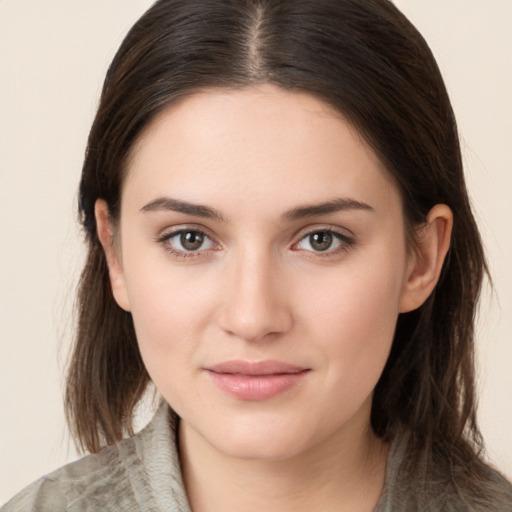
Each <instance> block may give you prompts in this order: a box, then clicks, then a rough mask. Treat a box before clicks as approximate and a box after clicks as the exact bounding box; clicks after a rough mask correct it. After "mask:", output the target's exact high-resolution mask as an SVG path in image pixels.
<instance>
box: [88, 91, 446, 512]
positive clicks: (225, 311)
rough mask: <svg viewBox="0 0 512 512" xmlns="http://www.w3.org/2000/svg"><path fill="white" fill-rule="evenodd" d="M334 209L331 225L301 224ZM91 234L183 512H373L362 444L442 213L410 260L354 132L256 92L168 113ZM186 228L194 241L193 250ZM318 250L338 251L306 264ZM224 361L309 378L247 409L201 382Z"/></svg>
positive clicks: (381, 472)
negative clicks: (115, 210)
mask: <svg viewBox="0 0 512 512" xmlns="http://www.w3.org/2000/svg"><path fill="white" fill-rule="evenodd" d="M162 198H167V199H166V200H165V201H162ZM169 198H172V199H173V200H179V201H184V202H187V204H192V205H202V206H206V207H208V208H209V209H214V210H215V216H213V217H204V216H203V215H202V214H204V213H205V211H204V209H203V210H199V211H198V210H197V208H196V209H195V210H190V208H189V209H188V210H189V211H188V212H183V211H180V212H178V211H174V210H173V209H169V207H170V206H172V207H173V208H174V207H175V206H176V203H175V202H174V203H171V202H170V201H169V200H168V199H169ZM340 198H341V199H343V200H345V203H344V207H343V208H341V209H338V210H336V211H329V212H325V211H324V212H323V213H322V212H318V211H317V212H316V213H315V212H312V211H309V213H310V214H311V215H308V216H304V215H302V216H300V215H299V214H298V213H297V209H299V208H303V207H304V206H305V205H307V206H310V205H318V204H325V203H327V204H331V205H332V204H333V201H334V200H338V199H340ZM347 200H348V202H347ZM354 205H357V206H358V207H354ZM361 205H364V207H361ZM181 206H182V205H181ZM181 209H183V208H181ZM331 210H332V208H331ZM291 212H295V215H293V214H292V213H291ZM302 213H303V214H304V211H302ZM96 217H97V221H98V234H99V237H100V240H101V242H102V244H103V246H104V248H105V251H106V254H107V259H108V263H109V269H110V277H111V282H112V288H113V292H114V296H115V298H116V300H117V302H118V304H119V305H120V306H121V307H122V308H124V309H125V310H127V311H131V313H132V315H133V320H134V325H135V329H136V333H137V338H138V341H139V346H140V350H141V354H142V357H143V360H144V363H145V365H146V367H147V370H148V372H149V375H150V376H151V378H152V380H153V382H154V383H155V385H156V386H157V388H158V389H159V390H160V392H161V393H162V395H163V396H164V397H165V399H166V400H167V401H168V402H169V403H170V404H171V406H172V407H173V408H174V410H175V411H176V412H177V413H178V414H179V416H180V417H181V423H180V430H179V442H180V455H181V460H182V470H183V476H184V481H185V485H186V488H187V493H188V496H189V499H190V503H191V506H192V508H193V510H194V512H202V511H220V510H245V511H251V510H258V511H261V510H266V511H273V510H276V511H277V510H279V511H287V510H294V511H300V510H322V511H329V510H340V506H343V509H345V510H351V511H371V510H372V509H373V508H374V506H375V504H376V502H377V501H378V498H379V495H380V493H381V491H382V487H383V484H384V477H385V464H386V457H387V452H388V447H387V446H386V445H385V444H383V443H382V442H381V441H380V440H379V439H377V438H376V437H375V436H374V434H373V432H372V430H371V427H370V410H371V400H372V391H373V389H374V387H375V385H376V383H377V381H378V379H379V376H380V374H381V372H382V370H383V368H384V365H385V363H386V360H387V357H388V354H389V350H390V348H391V343H392V339H393V333H394V328H395V324H396V320H397V316H398V314H399V313H400V312H405V311H410V310H412V309H415V308H417V307H419V306H420V305H421V304H422V303H423V301H424V300H425V299H426V298H427V297H428V295H429V294H430V293H431V291H432V289H433V288H434V286H435V284H436V282H437V279H438V277H439V273H440V269H441V265H442V261H443V259H444V256H445V254H446V251H447V249H448V246H449V237H450V230H451V225H452V217H451V212H450V210H449V208H448V207H446V206H444V205H437V206H435V207H434V208H433V209H432V211H431V212H430V214H429V216H428V219H427V224H426V226H424V227H422V229H421V230H418V236H417V238H418V240H417V248H416V249H415V250H411V249H410V248H409V247H408V244H407V243H406V239H405V235H404V233H405V221H404V218H403V213H402V205H401V199H400V194H399V192H398V190H397V187H396V186H395V184H394V182H393V180H392V179H391V178H390V177H389V174H388V173H387V172H386V170H385V169H384V168H383V165H382V164H381V162H380V161H379V160H378V158H377V157H376V155H375V154H374V153H373V151H372V150H371V149H370V148H369V147H368V146H367V145H366V144H365V143H364V142H363V140H362V138H361V137H360V136H359V135H358V133H357V132H356V131H355V130H354V129H353V128H352V126H351V125H350V124H349V123H347V122H346V121H345V120H344V119H343V118H342V117H341V116H340V115H339V114H338V113H336V112H334V111H333V110H332V109H331V108H330V107H328V106H327V105H326V104H324V103H323V102H322V101H320V100H318V99H316V98H315V97H313V96H310V95H308V94H303V93H290V92H285V91H282V90H280V89H278V88H275V87H273V86H264V87H260V88H257V89H255V88H250V89H243V90H238V91H223V90H209V91H203V92H200V93H196V94H194V95H192V96H190V97H188V98H186V99H185V100H182V101H181V102H179V103H176V104H174V105H172V106H171V107H169V108H168V109H167V110H165V111H164V112H162V113H161V114H160V115H159V116H158V117H157V118H156V119H154V120H153V122H152V123H151V124H150V125H149V127H148V128H147V129H146V130H145V132H144V133H143V135H142V136H141V137H140V138H139V140H138V142H137V144H136V146H135V147H134V150H133V152H132V154H131V156H130V159H129V163H128V167H127V178H126V179H125V183H124V184H123V190H122V201H121V215H120V220H119V222H118V223H116V225H115V226H114V225H113V224H112V223H111V222H110V219H109V216H108V207H107V205H106V204H105V203H104V202H103V201H101V200H99V201H98V202H97V204H96ZM180 229H181V230H188V231H189V232H192V235H193V236H194V233H196V235H195V236H197V231H198V230H199V231H201V232H203V233H205V235H206V236H205V238H204V241H203V243H202V245H200V246H199V249H198V250H188V251H186V250H185V249H186V247H184V246H183V244H181V238H180V235H179V234H178V235H176V234H175V233H176V232H177V231H179V230H180ZM326 232H327V233H335V234H332V235H329V234H327V235H326ZM312 233H317V236H318V235H320V236H323V237H325V236H327V237H329V236H332V245H330V246H329V247H328V249H327V250H324V251H319V250H317V247H318V246H317V245H314V239H312V238H311V234H312ZM327 240H329V238H328V239H327ZM180 244H181V245H180ZM187 247H188V246H187ZM234 359H236V360H243V361H251V362H253V361H263V360H269V359H271V360H277V361H282V362H286V363H288V364H293V365H297V366H299V367H301V368H304V369H306V370H307V371H306V372H305V376H304V378H302V379H301V380H300V383H299V384H297V385H294V386H292V387H291V388H290V389H287V390H286V391H284V392H282V393H279V394H277V395H276V396H273V397H271V398H269V399H265V400H243V399H239V398H236V397H233V396H231V395H229V394H227V393H225V392H224V391H223V390H221V389H219V387H218V386H216V385H215V384H214V383H213V382H212V379H211V378H210V376H209V374H208V372H207V371H206V370H205V368H209V367H211V366H212V365H215V364H218V363H221V362H224V361H229V360H234Z"/></svg>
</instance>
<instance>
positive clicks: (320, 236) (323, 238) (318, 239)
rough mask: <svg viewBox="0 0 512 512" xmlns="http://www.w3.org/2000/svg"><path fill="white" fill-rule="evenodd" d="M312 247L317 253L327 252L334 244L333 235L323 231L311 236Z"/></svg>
mask: <svg viewBox="0 0 512 512" xmlns="http://www.w3.org/2000/svg"><path fill="white" fill-rule="evenodd" d="M310 243H311V247H313V249H315V250H317V251H326V250H327V249H329V247H331V244H332V235H331V233H328V232H327V231H322V232H320V233H313V234H312V235H311V236H310Z"/></svg>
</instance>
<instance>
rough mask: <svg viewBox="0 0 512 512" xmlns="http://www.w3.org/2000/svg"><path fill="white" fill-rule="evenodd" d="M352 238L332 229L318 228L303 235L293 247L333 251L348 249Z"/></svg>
mask: <svg viewBox="0 0 512 512" xmlns="http://www.w3.org/2000/svg"><path fill="white" fill-rule="evenodd" d="M352 244H353V240H352V239H351V238H349V237H348V236H346V235H343V234H341V233H337V232H336V231H332V230H327V229H324V230H319V231H313V232H311V233H308V234H307V235H305V236H303V237H302V238H301V239H300V240H299V242H298V243H297V244H295V248H296V249H298V250H302V251H311V252H323V253H326V252H328V253H334V252H337V250H338V249H340V250H342V249H348V248H349V247H351V246H352Z"/></svg>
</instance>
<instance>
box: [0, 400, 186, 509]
mask: <svg viewBox="0 0 512 512" xmlns="http://www.w3.org/2000/svg"><path fill="white" fill-rule="evenodd" d="M175 423H176V419H175V418H173V417H172V416H171V415H170V411H169V407H168V406H167V404H162V405H161V406H160V408H159V409H158V411H157V413H156V414H155V417H154V418H153V420H152V421H151V422H150V423H149V424H148V425H147V426H146V427H145V428H144V429H143V430H142V431H141V432H139V433H138V434H137V435H135V436H133V437H131V438H129V439H125V440H123V441H121V442H120V443H118V444H116V445H114V446H109V447H107V448H104V449H103V450H101V451H100V452H98V453H97V454H92V455H87V456H86V457H83V458H82V459H80V460H78V461H76V462H72V463H71V464H68V465H66V466H63V467H62V468H60V469H57V470H56V471H54V472H53V473H50V474H49V475H47V476H45V477H43V478H41V479H40V480H37V481H36V482H34V483H33V484H31V485H29V486H28V487H27V488H26V489H24V490H23V491H21V492H20V493H19V494H18V495H16V496H15V497H14V498H13V499H12V500H11V501H9V502H8V503H7V504H6V505H5V506H4V507H2V509H1V510H2V512H29V511H30V512H64V511H66V512H93V511H94V512H98V511H110V510H116V511H117V510H119V511H123V512H132V511H133V512H140V511H143V512H164V511H165V512H190V508H189V506H188V501H187V497H186V494H185V490H184V488H183V483H182V480H181V471H180V465H179V461H178V455H177V451H176V442H175V430H176V429H175Z"/></svg>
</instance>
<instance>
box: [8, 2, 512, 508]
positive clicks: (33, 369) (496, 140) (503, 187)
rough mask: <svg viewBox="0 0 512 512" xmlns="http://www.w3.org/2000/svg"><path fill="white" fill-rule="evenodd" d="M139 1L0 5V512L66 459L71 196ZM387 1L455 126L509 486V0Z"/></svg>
mask: <svg viewBox="0 0 512 512" xmlns="http://www.w3.org/2000/svg"><path fill="white" fill-rule="evenodd" d="M149 4H150V1H149V0H87V1H85V0H45V1H44V2H43V1H41V0H0V233H1V238H0V503H2V502H3V501H5V500H6V499H7V498H8V497H9V496H11V495H12V494H13V493H14V492H16V491H17V490H19V489H20V488H21V487H23V486H25V485H26V484H28V483H29V482H30V481H32V480H33V479H35V478H36V477H38V476H40V475H42V474H43V473H45V472H48V471H50V470H51V469H53V468H55V467H57V466H59V465H61V464H63V463H65V462H66V461H68V460H71V459H73V458H75V457H76V454H75V452H74V450H73V449H72V447H71V445H70V443H69V439H68V437H67V435H66V431H65V426H64V421H63V412H62V400H61V383H62V374H63V363H64V360H65V355H66V350H67V346H68V343H69V338H70V335H69V331H70V324H71V322H72V320H71V305H72V301H73V295H74V286H75V283H76V277H77V273H78V271H79V269H80V265H81V258H82V249H81V245H80V236H79V233H78V229H77V225H76V223H75V210H76V192H75V190H76V186H77V183H78V179H79V175H80V168H81V160H82V154H83V150H84V147H85V141H86V137H87V131H88V128H89V125H90V123H91V120H92V117H93V115H94V110H95V106H96V103H97V98H98V95H99V91H100V86H101V82H102V79H103V76H104V73H105V71H106V68H107V65H108V62H109V61H110V59H111V58H112V57H113V54H114V52H115V50H116V48H117V46H118V45H119V43H120V41H121V38H122V37H123V35H124V34H125V33H126V31H127V30H128V28H129V27H130V26H131V24H132V23H133V22H134V21H135V20H136V19H137V17H138V16H139V15H140V14H141V13H142V12H143V10H144V9H145V8H146V7H147V6H149ZM397 4H398V5H399V6H400V7H401V8H402V9H403V10H404V12H405V13H406V14H407V15H408V16H409V17H410V18H411V20H412V21H413V22H414V23H415V24H416V25H417V27H418V28H419V29H420V31H422V32H423V34H424V35H425V37H426V39H427V40H428V41H429V43H430V44H431V47H432V49H433V51H434V53H435V54H436V56H437V58H438V61H439V64H440V67H441V70H442V71H443V73H444V76H445V78H446V82H447V85H448V89H449V91H450V94H451V96H452V100H453V103H454V107H455V111H456V114H457V116H458V119H459V123H460V131H461V136H462V139H463V146H464V155H465V162H466V165H467V172H468V184H469V187H470V192H471V196H472V198H473V202H474V205H475V209H476V214H477V217H478V219H479V221H480V226H481V228H482V231H483V234H484V238H485V243H486V246H487V249H488V253H489V258H490V261H491V269H492V273H493V276H494V279H495V285H496V295H497V297H498V300H496V299H495V298H494V299H493V298H491V297H490V295H489V294H488V293H487V294H486V296H485V297H484V299H485V301H484V305H483V308H482V313H481V315H480V317H481V318H480V323H479V335H478V338H479V367H480V382H479V387H480V390H481V399H480V420H481V425H482V429H483V431H484V434H485V437H486V439H487V443H488V451H489V455H490V457H491V459H492V460H494V461H495V462H496V463H497V464H498V465H499V467H501V468H502V469H503V471H504V472H505V473H506V474H507V475H508V476H509V477H512V436H511V435H510V432H511V430H512V406H511V402H510V390H511V389H512V368H510V362H511V361H512V344H511V341H510V340H511V334H510V333H511V331H512V321H511V318H512V268H511V267H512V265H510V262H511V257H512V228H511V226H510V223H511V221H512V198H511V196H512V177H511V176H512V152H511V145H512V100H511V96H510V91H512V65H511V59H510V55H511V50H512V31H511V30H510V27H511V26H512V1H511V0H428V1H426V0H397ZM141 421H142V420H141Z"/></svg>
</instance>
